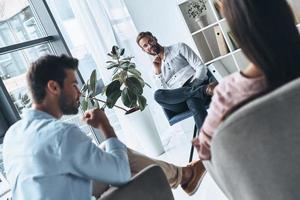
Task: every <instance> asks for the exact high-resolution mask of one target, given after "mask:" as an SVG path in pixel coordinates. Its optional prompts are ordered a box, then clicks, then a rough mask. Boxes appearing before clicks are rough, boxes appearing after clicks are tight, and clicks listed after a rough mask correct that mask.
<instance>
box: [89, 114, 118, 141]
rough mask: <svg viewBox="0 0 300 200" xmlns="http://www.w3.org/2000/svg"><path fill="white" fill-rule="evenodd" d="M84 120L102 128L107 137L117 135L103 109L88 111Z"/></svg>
mask: <svg viewBox="0 0 300 200" xmlns="http://www.w3.org/2000/svg"><path fill="white" fill-rule="evenodd" d="M83 120H84V121H85V122H86V123H87V124H89V125H90V126H92V127H94V128H98V129H100V130H101V131H102V132H103V134H104V135H105V136H106V138H110V137H116V134H115V132H114V130H113V128H112V127H111V125H110V123H109V121H108V119H107V117H106V115H105V113H104V112H103V111H102V110H100V109H98V108H97V109H92V110H88V111H86V112H85V113H84V116H83Z"/></svg>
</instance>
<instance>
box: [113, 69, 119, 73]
mask: <svg viewBox="0 0 300 200" xmlns="http://www.w3.org/2000/svg"><path fill="white" fill-rule="evenodd" d="M118 70H119V68H118V67H117V68H116V69H114V72H113V75H115V74H116V73H117V72H118Z"/></svg>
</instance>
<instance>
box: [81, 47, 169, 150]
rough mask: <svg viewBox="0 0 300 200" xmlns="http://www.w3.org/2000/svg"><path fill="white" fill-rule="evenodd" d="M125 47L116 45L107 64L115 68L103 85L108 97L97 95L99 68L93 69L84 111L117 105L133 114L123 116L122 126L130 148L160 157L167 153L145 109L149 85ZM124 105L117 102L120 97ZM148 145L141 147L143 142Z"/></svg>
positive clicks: (110, 68)
mask: <svg viewBox="0 0 300 200" xmlns="http://www.w3.org/2000/svg"><path fill="white" fill-rule="evenodd" d="M124 53H125V49H123V48H119V47H117V46H113V47H112V50H111V52H110V53H108V56H109V57H110V58H111V59H110V60H108V61H107V62H106V63H107V64H108V66H107V69H109V70H114V71H113V74H112V79H111V82H110V83H109V84H108V85H106V86H105V87H104V90H103V91H102V93H103V94H104V95H105V96H106V100H101V99H99V98H96V97H95V96H96V82H97V81H96V80H97V78H96V70H94V71H93V72H92V73H91V75H90V78H89V80H87V81H86V83H85V84H84V85H83V87H82V89H81V92H82V96H83V98H82V101H81V107H82V109H83V110H84V111H85V110H87V109H88V108H91V107H98V108H99V107H100V105H99V103H98V102H100V103H102V106H101V107H102V109H104V108H105V107H108V108H112V107H116V108H118V109H121V110H123V111H124V112H125V114H130V113H131V114H130V115H126V116H125V115H120V116H119V117H120V119H121V120H120V123H121V122H122V129H124V130H126V131H124V132H125V135H126V136H125V137H127V138H128V139H127V143H126V145H128V146H129V147H130V148H132V149H135V150H138V151H141V152H143V153H145V154H147V155H150V156H158V155H160V154H161V153H163V152H164V148H163V146H162V143H161V140H160V137H159V134H158V132H157V129H156V127H155V124H154V121H153V118H152V117H151V115H150V112H149V111H148V112H140V111H143V110H144V109H145V108H146V106H147V100H146V98H145V97H144V96H143V91H144V87H145V86H146V85H147V86H148V87H150V85H149V84H147V83H146V82H145V81H144V80H143V78H142V77H141V72H140V71H138V70H137V69H136V66H135V63H133V62H132V61H131V60H132V58H133V57H125V56H124ZM119 99H120V101H121V102H122V103H123V105H124V107H123V106H119V105H116V103H117V102H118V100H119ZM120 101H119V102H120ZM145 142H147V145H144V146H142V148H139V147H141V144H145Z"/></svg>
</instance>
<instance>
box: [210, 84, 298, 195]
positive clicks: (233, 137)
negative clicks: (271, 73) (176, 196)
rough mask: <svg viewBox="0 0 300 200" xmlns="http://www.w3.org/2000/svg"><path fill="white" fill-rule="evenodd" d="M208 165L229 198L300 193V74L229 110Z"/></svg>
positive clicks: (215, 138)
mask: <svg viewBox="0 0 300 200" xmlns="http://www.w3.org/2000/svg"><path fill="white" fill-rule="evenodd" d="M205 165H206V167H207V169H208V171H209V172H210V174H211V176H212V177H213V178H214V179H215V181H216V183H217V184H218V185H219V186H220V188H221V189H222V190H223V192H224V193H225V194H226V196H227V197H228V198H229V199H233V200H269V199H272V200H287V199H288V200H294V199H300V189H299V185H300V78H298V79H297V80H294V81H292V82H290V83H288V84H286V85H284V86H282V87H281V88H279V89H277V90H275V91H273V92H272V93H270V94H267V95H265V96H263V97H260V98H259V99H256V100H254V101H252V102H250V103H248V104H247V105H245V106H243V107H242V108H240V109H238V110H237V111H235V112H234V113H233V114H232V115H230V116H229V117H228V118H227V119H226V120H225V121H224V123H223V124H222V125H221V126H220V127H219V128H218V130H217V132H216V135H215V137H214V139H213V141H212V160H211V161H210V162H205Z"/></svg>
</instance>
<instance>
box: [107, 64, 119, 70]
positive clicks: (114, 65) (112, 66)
mask: <svg viewBox="0 0 300 200" xmlns="http://www.w3.org/2000/svg"><path fill="white" fill-rule="evenodd" d="M118 66H119V64H116V63H112V64H110V65H108V66H107V67H106V68H107V69H112V68H115V67H118Z"/></svg>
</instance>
